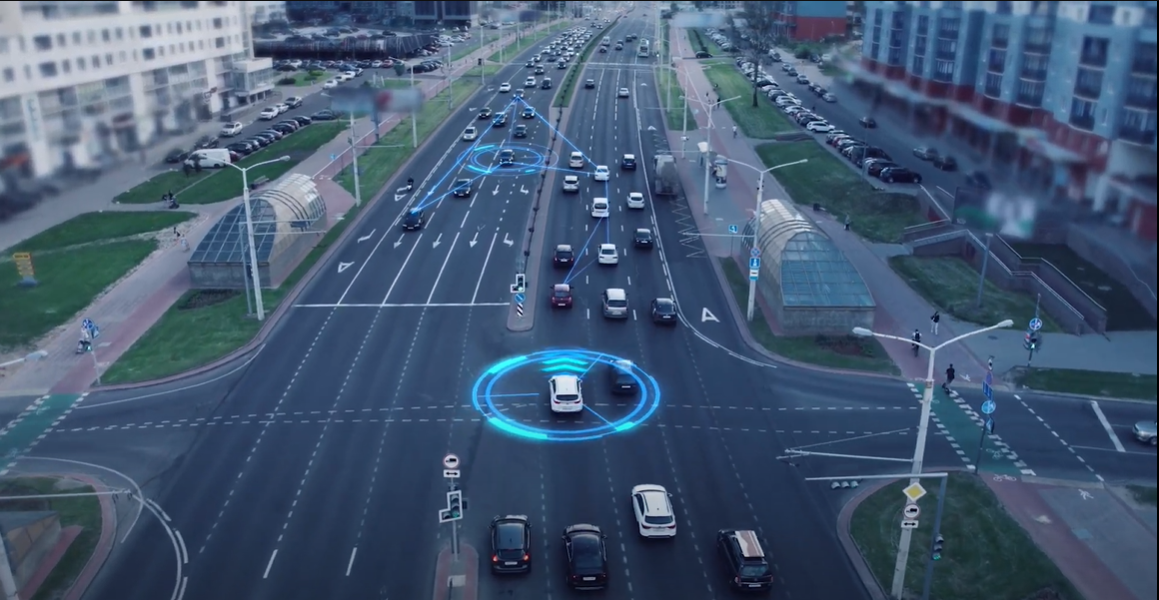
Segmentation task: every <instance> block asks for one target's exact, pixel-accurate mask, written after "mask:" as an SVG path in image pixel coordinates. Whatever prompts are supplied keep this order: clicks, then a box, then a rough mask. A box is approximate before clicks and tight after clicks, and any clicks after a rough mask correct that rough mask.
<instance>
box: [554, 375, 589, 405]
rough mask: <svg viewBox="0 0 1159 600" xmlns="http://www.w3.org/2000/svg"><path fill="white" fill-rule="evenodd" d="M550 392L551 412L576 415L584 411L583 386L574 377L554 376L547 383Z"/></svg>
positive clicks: (577, 378)
mask: <svg viewBox="0 0 1159 600" xmlns="http://www.w3.org/2000/svg"><path fill="white" fill-rule="evenodd" d="M547 384H548V388H549V389H550V390H551V412H553V413H577V412H580V411H582V410H583V409H584V393H583V384H581V383H580V379H579V377H576V376H575V375H556V376H555V377H552V378H551V379H550V380H548V382H547Z"/></svg>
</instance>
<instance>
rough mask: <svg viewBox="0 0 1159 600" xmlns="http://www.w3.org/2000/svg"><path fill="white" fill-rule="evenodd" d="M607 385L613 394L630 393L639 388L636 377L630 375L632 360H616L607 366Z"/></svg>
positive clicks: (626, 394) (625, 394)
mask: <svg viewBox="0 0 1159 600" xmlns="http://www.w3.org/2000/svg"><path fill="white" fill-rule="evenodd" d="M608 386H609V389H610V390H611V392H612V393H613V394H616V395H624V396H628V395H632V394H635V393H636V391H637V390H638V389H639V386H638V384H637V383H636V377H635V376H633V375H632V362H631V361H627V360H618V361H616V363H615V364H614V365H609V366H608Z"/></svg>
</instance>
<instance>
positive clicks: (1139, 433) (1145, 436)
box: [1131, 420, 1156, 446]
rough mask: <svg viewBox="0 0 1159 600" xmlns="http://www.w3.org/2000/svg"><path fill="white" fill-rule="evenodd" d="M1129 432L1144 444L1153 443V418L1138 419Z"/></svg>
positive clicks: (1154, 437)
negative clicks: (1146, 419)
mask: <svg viewBox="0 0 1159 600" xmlns="http://www.w3.org/2000/svg"><path fill="white" fill-rule="evenodd" d="M1131 433H1133V434H1134V435H1135V439H1137V440H1139V441H1140V442H1143V443H1144V444H1151V445H1152V446H1154V445H1155V440H1156V436H1155V421H1154V420H1151V421H1139V422H1138V423H1135V427H1134V428H1133V429H1132V430H1131Z"/></svg>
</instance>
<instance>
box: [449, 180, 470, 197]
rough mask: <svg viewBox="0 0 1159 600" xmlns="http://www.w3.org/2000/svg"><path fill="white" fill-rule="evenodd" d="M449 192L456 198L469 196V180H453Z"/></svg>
mask: <svg viewBox="0 0 1159 600" xmlns="http://www.w3.org/2000/svg"><path fill="white" fill-rule="evenodd" d="M451 193H452V194H454V195H455V197H456V198H469V197H470V196H471V180H470V179H459V180H457V181H455V187H454V188H452V189H451Z"/></svg>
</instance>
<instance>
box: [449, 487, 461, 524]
mask: <svg viewBox="0 0 1159 600" xmlns="http://www.w3.org/2000/svg"><path fill="white" fill-rule="evenodd" d="M462 518H463V491H462V490H453V491H450V492H447V520H448V521H458V520H459V519H462Z"/></svg>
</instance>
